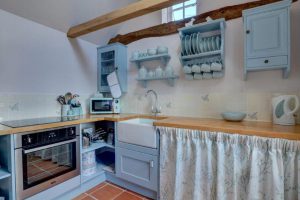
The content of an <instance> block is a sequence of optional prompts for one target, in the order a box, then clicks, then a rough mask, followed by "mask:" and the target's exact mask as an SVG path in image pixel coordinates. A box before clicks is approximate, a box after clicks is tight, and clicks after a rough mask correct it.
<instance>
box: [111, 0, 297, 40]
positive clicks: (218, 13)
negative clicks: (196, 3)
mask: <svg viewBox="0 0 300 200" xmlns="http://www.w3.org/2000/svg"><path fill="white" fill-rule="evenodd" d="M278 1H281V0H259V1H252V2H247V3H242V4H238V5H232V6H226V7H223V8H219V9H216V10H212V11H209V12H205V13H202V14H199V15H197V16H194V17H193V18H194V19H195V20H196V21H194V24H198V23H202V22H206V18H207V17H211V18H212V19H220V18H225V20H231V19H236V18H239V17H242V12H243V10H246V9H250V8H255V7H258V6H263V5H266V4H270V3H275V2H278ZM292 1H293V2H296V1H298V0H292ZM190 20H191V18H188V19H184V20H181V21H175V22H169V23H165V24H159V25H156V26H152V27H149V28H145V29H142V30H138V31H134V32H131V33H127V34H125V35H117V36H116V37H114V38H111V39H110V41H109V44H110V43H115V42H119V43H122V44H125V45H127V44H130V43H132V42H135V41H138V40H141V39H144V38H150V37H161V36H166V35H171V34H175V33H178V29H179V28H182V27H184V26H185V23H187V22H189V21H190Z"/></svg>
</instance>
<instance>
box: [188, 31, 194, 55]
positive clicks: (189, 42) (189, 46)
mask: <svg viewBox="0 0 300 200" xmlns="http://www.w3.org/2000/svg"><path fill="white" fill-rule="evenodd" d="M188 50H189V54H190V55H192V54H193V52H192V35H190V36H189V40H188Z"/></svg>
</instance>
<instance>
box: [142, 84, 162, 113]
mask: <svg viewBox="0 0 300 200" xmlns="http://www.w3.org/2000/svg"><path fill="white" fill-rule="evenodd" d="M150 93H152V94H153V95H154V97H155V103H154V105H153V103H152V107H151V111H152V113H153V114H155V116H156V115H157V114H158V113H161V106H159V105H158V103H157V101H158V96H157V93H156V92H155V91H154V90H148V91H147V92H146V95H145V96H146V97H147V96H148V95H149V94H150Z"/></svg>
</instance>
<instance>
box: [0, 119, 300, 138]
mask: <svg viewBox="0 0 300 200" xmlns="http://www.w3.org/2000/svg"><path fill="white" fill-rule="evenodd" d="M138 117H140V118H152V119H158V120H157V121H156V122H154V125H155V126H164V127H173V128H183V129H194V130H203V131H216V132H225V133H233V134H242V135H255V136H261V137H271V138H284V139H290V140H300V125H296V126H280V125H274V124H272V123H269V122H253V121H243V122H227V121H224V120H221V119H205V118H192V117H173V116H158V117H155V116H152V115H141V114H119V115H112V114H111V115H84V116H80V117H75V118H73V119H72V118H71V119H70V121H64V122H57V123H51V124H42V125H34V126H26V127H20V128H10V127H7V126H3V125H0V135H8V134H15V133H22V132H30V131H36V130H42V129H49V128H55V127H61V126H70V125H77V124H82V123H89V122H97V121H104V120H105V121H114V122H118V121H124V120H128V119H134V118H138Z"/></svg>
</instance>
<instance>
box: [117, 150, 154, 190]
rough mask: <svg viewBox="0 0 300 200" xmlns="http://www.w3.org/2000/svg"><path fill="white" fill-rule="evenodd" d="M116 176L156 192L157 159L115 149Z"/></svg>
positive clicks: (148, 155) (135, 152) (143, 154)
mask: <svg viewBox="0 0 300 200" xmlns="http://www.w3.org/2000/svg"><path fill="white" fill-rule="evenodd" d="M116 175H117V177H119V178H122V179H124V180H126V181H128V182H132V183H135V184H137V185H139V186H142V187H145V188H148V189H151V190H153V191H157V190H158V157H157V156H153V155H150V154H145V153H140V152H137V151H132V150H129V149H124V148H119V147H116Z"/></svg>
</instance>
